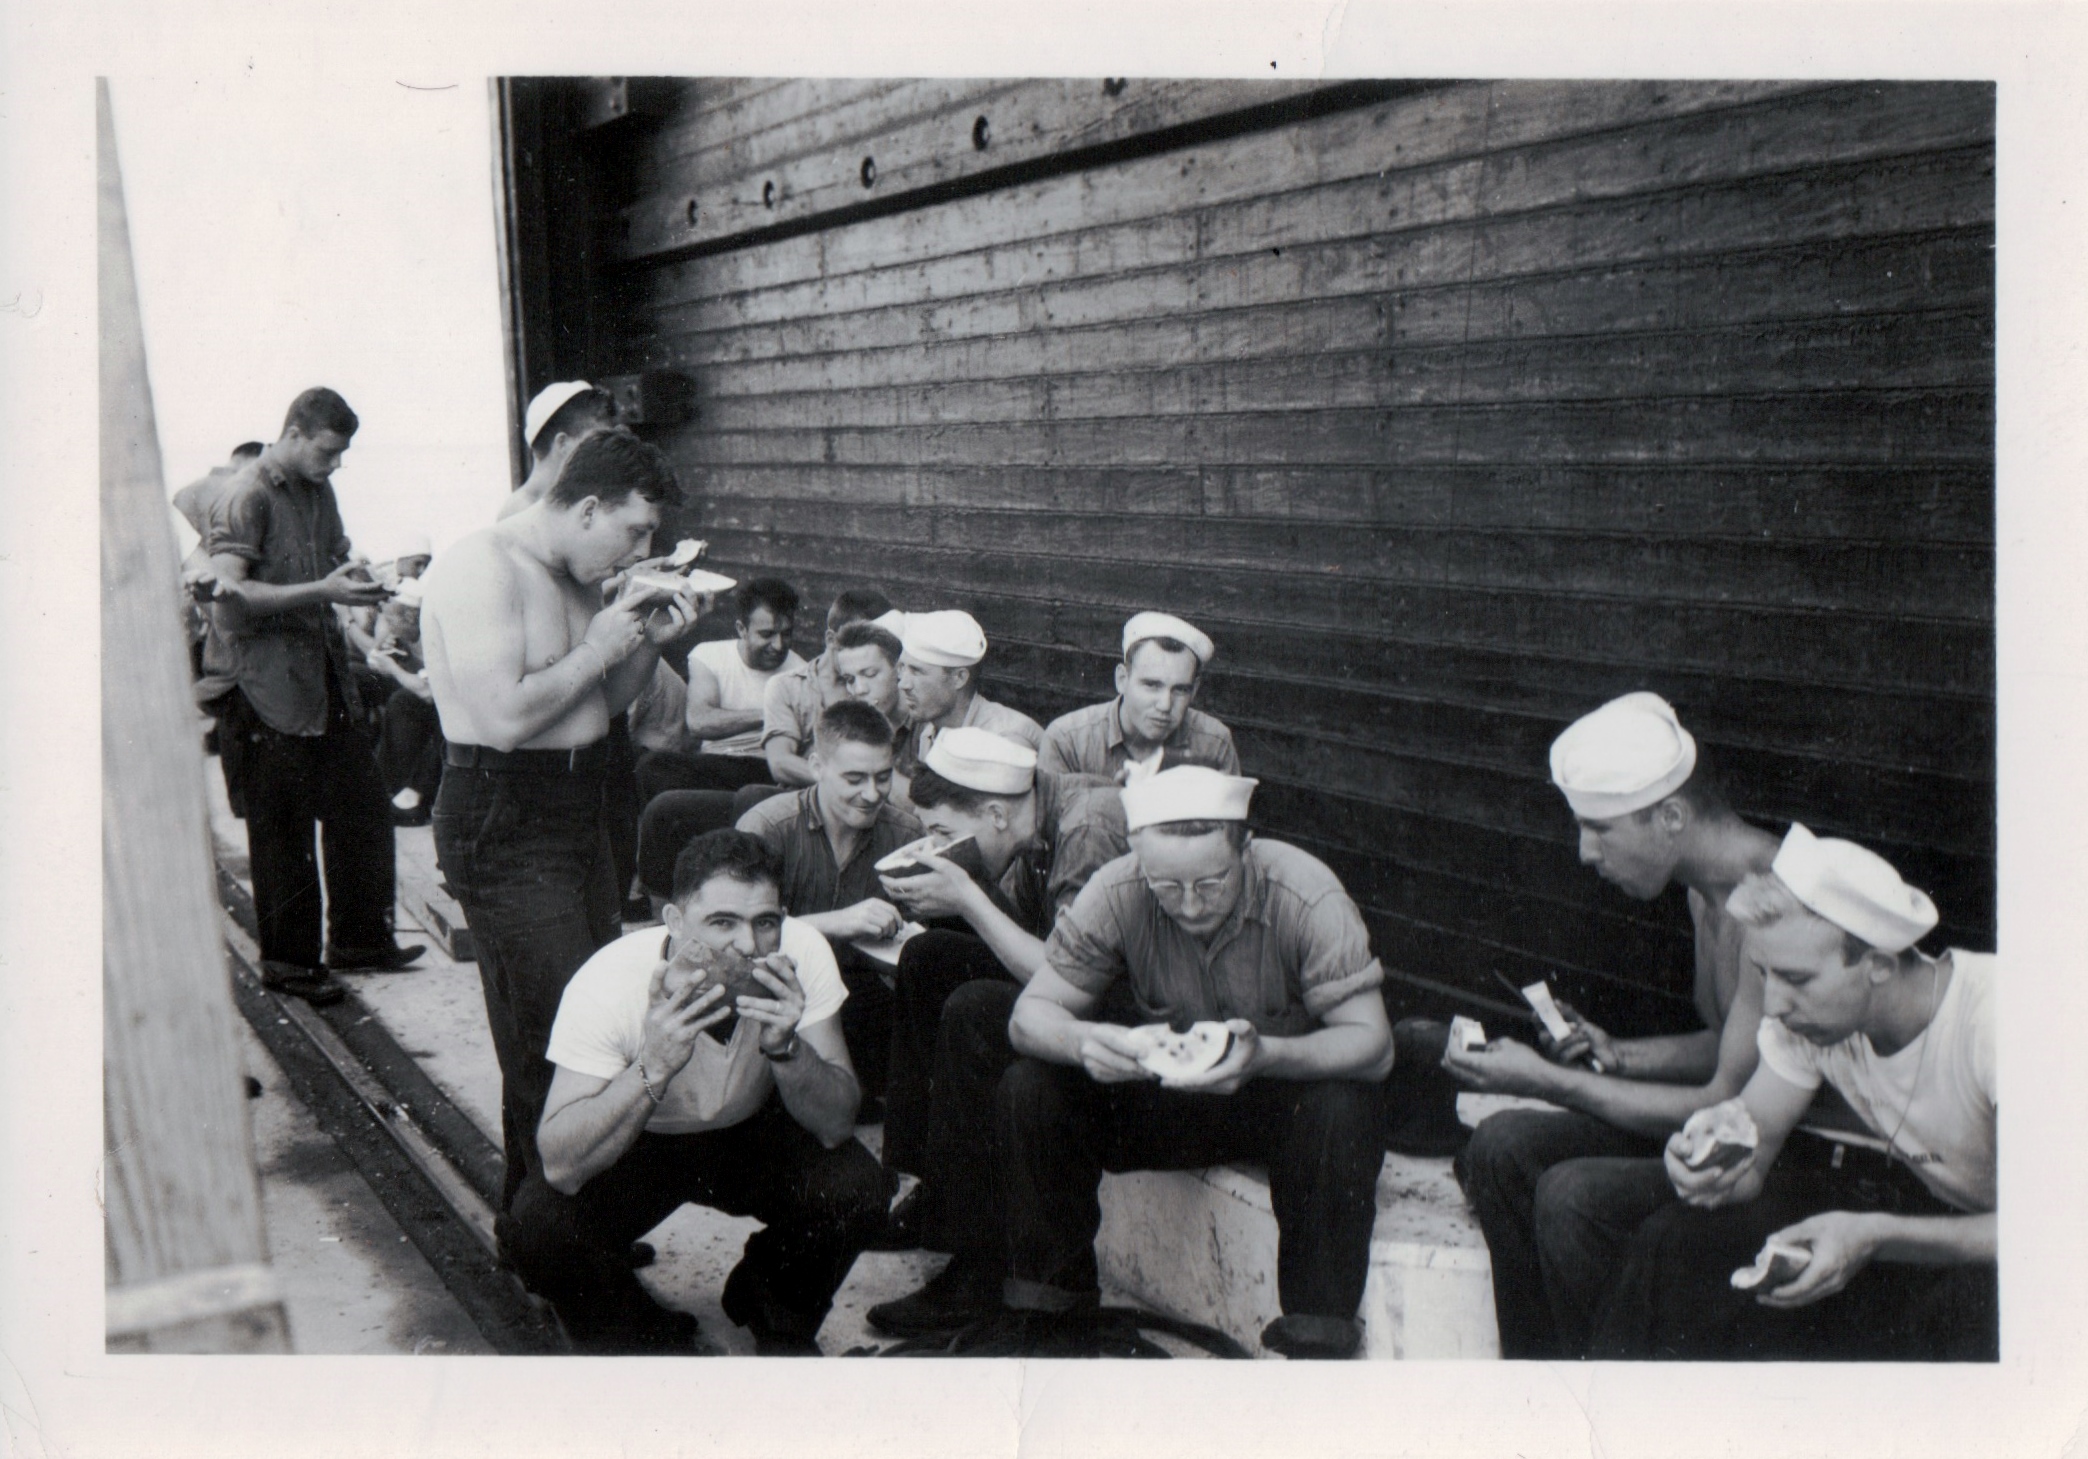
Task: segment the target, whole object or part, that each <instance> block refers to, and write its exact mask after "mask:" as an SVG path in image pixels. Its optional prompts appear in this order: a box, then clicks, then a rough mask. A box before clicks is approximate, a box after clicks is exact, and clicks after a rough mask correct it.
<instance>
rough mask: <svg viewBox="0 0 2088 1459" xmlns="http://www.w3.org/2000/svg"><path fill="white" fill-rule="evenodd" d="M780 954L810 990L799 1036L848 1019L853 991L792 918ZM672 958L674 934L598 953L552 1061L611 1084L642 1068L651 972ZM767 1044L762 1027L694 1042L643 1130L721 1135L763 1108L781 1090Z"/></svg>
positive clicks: (565, 1006)
mask: <svg viewBox="0 0 2088 1459" xmlns="http://www.w3.org/2000/svg"><path fill="white" fill-rule="evenodd" d="M777 951H778V952H781V953H783V954H784V955H785V956H786V957H788V958H789V959H790V960H791V961H792V962H793V963H794V964H796V966H797V977H798V985H799V986H800V987H802V988H803V989H804V990H805V1015H804V1017H802V1018H800V1019H799V1020H798V1028H799V1029H801V1030H802V1029H807V1028H810V1027H811V1026H812V1025H813V1024H815V1023H824V1022H825V1021H826V1020H827V1019H829V1018H832V1017H833V1016H834V1015H835V1014H836V1013H839V1012H840V1011H841V1005H842V1003H843V1002H845V1001H846V1000H847V998H848V989H847V988H846V987H844V986H843V985H842V982H841V970H840V969H839V968H838V967H836V966H835V964H834V951H833V949H832V948H830V947H828V946H827V941H826V939H825V938H824V937H822V936H820V935H819V933H818V932H816V931H814V930H813V929H812V928H810V927H807V926H806V925H805V924H804V923H802V922H800V921H798V920H797V919H796V918H794V917H786V918H784V919H783V937H782V943H781V945H780V946H779V947H778V948H777ZM666 954H667V933H666V930H665V929H664V928H660V927H648V928H645V929H644V930H643V931H640V932H632V933H628V934H626V935H625V936H623V937H619V938H618V939H616V941H614V942H612V943H610V944H609V945H608V946H607V947H603V948H600V949H599V950H597V951H596V953H595V955H594V956H593V957H591V958H589V959H588V960H587V961H586V962H584V963H582V964H581V965H580V971H579V972H577V973H575V974H573V980H572V981H571V982H570V983H567V984H566V990H565V994H564V996H563V997H561V998H560V999H559V1002H558V1017H557V1018H556V1019H555V1020H553V1022H552V1024H551V1046H550V1048H549V1050H548V1051H547V1054H546V1057H548V1058H549V1059H550V1060H551V1062H552V1063H554V1064H556V1065H558V1066H559V1067H560V1068H562V1069H570V1070H572V1071H573V1072H574V1073H575V1074H585V1075H588V1076H589V1077H590V1078H594V1079H614V1078H615V1077H616V1076H617V1075H619V1074H621V1073H623V1071H624V1070H626V1069H628V1068H630V1067H631V1065H632V1064H634V1063H636V1062H637V1061H638V1052H639V1050H640V1048H642V1047H643V1045H644V1043H645V1005H646V1000H647V997H648V995H649V994H650V992H651V990H652V975H653V969H654V968H656V967H658V966H659V964H660V961H661V959H662V958H664V957H665V956H666ZM760 1036H761V1028H760V1025H759V1024H757V1023H755V1022H754V1020H753V1019H751V1018H742V1019H741V1020H740V1021H739V1022H738V1023H736V1024H734V1025H733V1028H732V1038H731V1040H730V1041H729V1042H727V1043H724V1044H720V1043H719V1042H718V1041H717V1039H715V1038H713V1037H712V1036H711V1035H710V1034H708V1033H703V1034H699V1035H697V1038H696V1051H695V1052H694V1053H693V1054H691V1055H690V1056H689V1062H688V1063H686V1064H684V1065H683V1066H682V1069H681V1072H680V1073H679V1074H676V1075H675V1076H674V1078H673V1079H671V1080H669V1081H668V1084H667V1087H666V1088H665V1089H663V1090H661V1091H660V1096H661V1097H660V1107H659V1108H658V1109H656V1110H654V1111H653V1114H652V1118H651V1119H649V1120H647V1121H646V1122H645V1128H646V1129H648V1130H651V1131H652V1132H653V1133H654V1134H656V1135H689V1134H694V1133H696V1132H697V1131H699V1130H722V1129H725V1128H726V1127H728V1126H730V1125H736V1124H738V1123H739V1122H740V1121H741V1120H743V1119H746V1118H747V1117H748V1116H749V1115H751V1114H753V1113H754V1112H755V1111H756V1110H758V1109H760V1108H761V1106H762V1104H763V1103H764V1102H765V1101H766V1100H767V1099H768V1096H769V1090H770V1089H771V1088H772V1087H773V1086H774V1083H775V1075H774V1074H773V1073H772V1072H771V1071H770V1069H769V1061H768V1060H767V1059H765V1058H764V1057H762V1053H761V1049H760V1047H759V1045H758V1043H757V1040H758V1039H759V1038H760Z"/></svg>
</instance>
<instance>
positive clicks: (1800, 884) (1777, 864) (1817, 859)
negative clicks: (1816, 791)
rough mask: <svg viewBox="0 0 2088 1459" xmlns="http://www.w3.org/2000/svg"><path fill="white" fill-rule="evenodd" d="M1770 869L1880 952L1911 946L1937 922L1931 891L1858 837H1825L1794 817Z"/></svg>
mask: <svg viewBox="0 0 2088 1459" xmlns="http://www.w3.org/2000/svg"><path fill="white" fill-rule="evenodd" d="M1770 870H1771V871H1774V872H1775V873H1776V877H1777V880H1779V881H1781V882H1782V883H1783V884H1784V885H1785V886H1787V887H1789V888H1790V889H1791V892H1792V895H1794V896H1796V897H1797V898H1798V900H1799V901H1801V902H1803V903H1805V905H1806V906H1808V907H1810V908H1811V909H1812V910H1813V911H1815V912H1817V913H1818V914H1819V915H1820V916H1822V917H1825V918H1826V919H1827V920H1828V921H1829V922H1832V923H1833V924H1834V925H1835V926H1837V927H1839V928H1841V929H1842V931H1844V932H1853V933H1854V934H1855V935H1856V936H1858V937H1860V938H1862V939H1863V940H1864V941H1865V942H1867V943H1869V944H1870V945H1871V946H1872V947H1875V948H1877V949H1878V950H1879V951H1880V952H1895V953H1897V952H1905V951H1906V950H1907V949H1908V948H1910V947H1912V946H1913V945H1914V944H1915V943H1917V942H1919V941H1921V939H1922V938H1923V937H1925V936H1927V935H1928V932H1929V930H1930V929H1931V928H1933V927H1934V926H1935V925H1936V904H1935V903H1934V902H1932V901H1930V900H1929V899H1928V894H1927V893H1925V892H1921V891H1917V890H1915V889H1914V888H1913V887H1910V886H1908V885H1907V884H1906V883H1905V882H1904V881H1902V880H1900V874H1899V873H1898V872H1897V871H1894V870H1893V869H1892V863H1891V862H1889V861H1887V860H1886V859H1885V858H1884V857H1882V856H1880V855H1878V853H1877V852H1875V851H1871V850H1868V849H1866V848H1864V847H1862V846H1858V845H1857V844H1856V843H1855V842H1854V841H1835V840H1822V839H1821V838H1820V837H1818V836H1815V835H1814V834H1813V833H1812V832H1811V831H1809V830H1807V829H1806V828H1805V827H1804V826H1801V825H1798V824H1797V823H1796V822H1793V823H1792V825H1791V829H1790V832H1789V834H1787V835H1786V836H1785V837H1784V840H1783V846H1782V847H1781V848H1780V849H1779V850H1778V851H1777V853H1776V860H1775V861H1774V862H1773V863H1772V864H1771V865H1770Z"/></svg>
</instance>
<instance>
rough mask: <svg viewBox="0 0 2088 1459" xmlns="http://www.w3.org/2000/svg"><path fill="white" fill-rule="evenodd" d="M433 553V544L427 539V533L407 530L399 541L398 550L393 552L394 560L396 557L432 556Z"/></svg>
mask: <svg viewBox="0 0 2088 1459" xmlns="http://www.w3.org/2000/svg"><path fill="white" fill-rule="evenodd" d="M434 555H435V544H434V543H432V542H430V541H429V540H428V534H427V533H425V532H408V533H407V534H406V536H405V537H404V538H403V539H402V540H401V541H400V543H399V550H398V552H397V553H396V554H395V560H396V558H398V557H433V556H434Z"/></svg>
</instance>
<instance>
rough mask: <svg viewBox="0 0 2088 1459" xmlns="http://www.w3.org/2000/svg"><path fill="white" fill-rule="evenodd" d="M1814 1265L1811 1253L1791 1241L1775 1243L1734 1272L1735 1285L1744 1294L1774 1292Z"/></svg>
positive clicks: (1771, 1243) (1767, 1246)
mask: <svg viewBox="0 0 2088 1459" xmlns="http://www.w3.org/2000/svg"><path fill="white" fill-rule="evenodd" d="M1811 1263H1812V1252H1810V1251H1808V1250H1807V1249H1806V1248H1805V1247H1802V1246H1793V1245H1792V1244H1791V1243H1790V1242H1788V1241H1772V1242H1770V1243H1769V1244H1768V1245H1766V1246H1764V1247H1763V1248H1762V1250H1761V1254H1760V1255H1759V1256H1757V1257H1756V1258H1755V1259H1754V1265H1753V1266H1744V1267H1742V1268H1740V1270H1738V1271H1737V1272H1734V1273H1733V1285H1734V1287H1736V1288H1738V1289H1739V1290H1740V1291H1742V1292H1753V1291H1765V1292H1773V1291H1775V1290H1776V1289H1777V1288H1778V1287H1781V1286H1783V1285H1785V1284H1786V1283H1788V1282H1789V1281H1790V1280H1791V1279H1792V1278H1794V1277H1796V1276H1797V1275H1798V1273H1800V1272H1802V1271H1804V1270H1805V1269H1806V1267H1807V1266H1809V1265H1811Z"/></svg>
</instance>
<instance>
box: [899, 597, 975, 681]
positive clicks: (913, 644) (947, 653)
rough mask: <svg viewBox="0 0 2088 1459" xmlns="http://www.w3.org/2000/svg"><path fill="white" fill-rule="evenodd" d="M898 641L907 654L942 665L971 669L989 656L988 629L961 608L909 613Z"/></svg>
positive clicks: (917, 659)
mask: <svg viewBox="0 0 2088 1459" xmlns="http://www.w3.org/2000/svg"><path fill="white" fill-rule="evenodd" d="M899 641H900V643H901V644H903V645H904V646H905V649H906V656H907V657H908V658H910V659H913V660H915V661H917V662H919V663H923V664H933V665H934V666H935V667H937V668H941V669H968V668H970V667H971V666H972V665H973V664H976V663H977V662H978V661H979V660H980V659H983V658H985V657H986V630H984V629H983V628H981V627H979V622H978V620H977V619H976V618H974V617H972V616H971V614H969V613H966V612H965V611H963V610H962V609H960V608H945V609H942V610H941V611H939V612H935V613H909V614H907V615H906V631H905V632H904V633H901V634H900V635H899Z"/></svg>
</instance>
